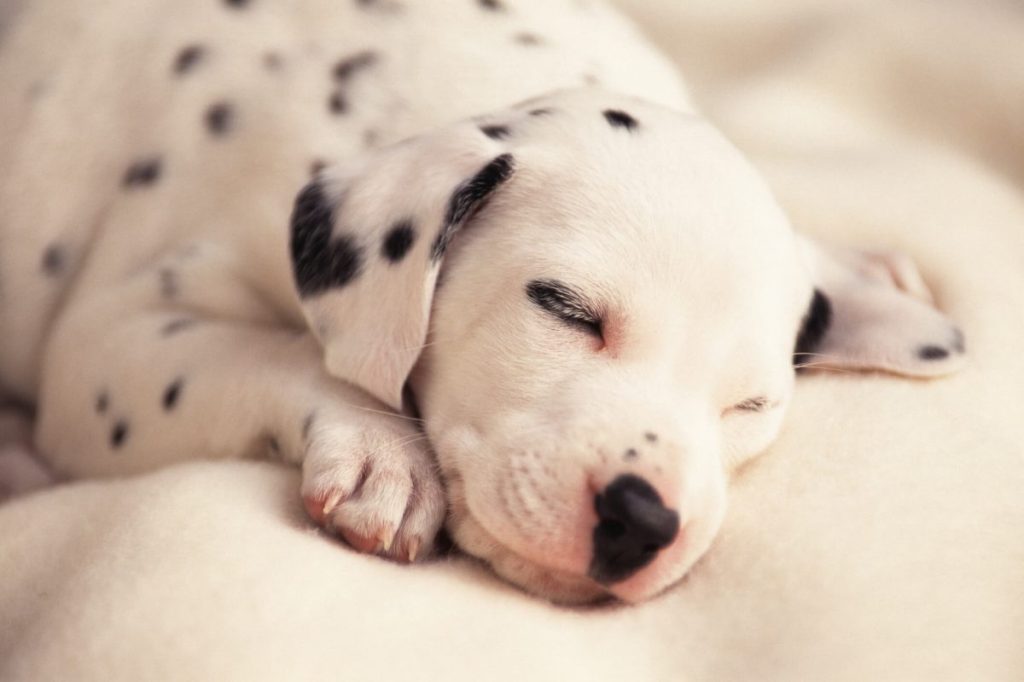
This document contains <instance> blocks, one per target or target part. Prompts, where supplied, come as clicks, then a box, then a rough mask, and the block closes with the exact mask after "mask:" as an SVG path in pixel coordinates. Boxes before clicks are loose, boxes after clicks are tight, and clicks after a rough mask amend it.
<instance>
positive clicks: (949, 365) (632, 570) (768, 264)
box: [292, 90, 962, 601]
mask: <svg viewBox="0 0 1024 682" xmlns="http://www.w3.org/2000/svg"><path fill="white" fill-rule="evenodd" d="M292 256H293V261H294V266H295V273H296V282H297V285H298V289H299V293H300V295H301V297H302V301H303V305H304V309H305V313H306V316H307V319H308V321H309V323H310V327H311V328H312V329H313V331H314V332H315V333H316V334H317V336H318V338H319V339H320V341H321V343H322V344H323V346H324V349H325V358H326V364H327V367H328V370H329V371H330V372H332V373H333V374H334V375H336V376H338V377H340V378H343V379H346V380H348V381H351V382H353V383H355V384H358V385H360V386H362V387H363V388H365V389H366V390H367V391H369V392H370V393H372V394H374V395H375V396H377V397H378V398H379V399H380V400H382V401H383V402H385V403H387V404H389V405H391V406H392V407H395V408H400V407H401V394H402V388H403V385H404V384H405V383H406V381H407V380H408V381H409V383H410V385H411V387H412V389H413V393H414V394H415V396H416V398H417V402H418V404H419V407H420V409H421V412H422V415H423V417H424V420H425V428H426V431H427V434H428V436H429V437H430V440H431V442H432V444H433V446H434V449H435V450H436V452H437V456H438V461H439V464H440V466H441V470H442V473H443V475H444V478H445V481H446V484H447V486H448V491H449V499H450V507H451V508H450V518H449V521H448V527H449V530H450V531H451V533H452V535H453V537H454V538H455V540H456V541H457V542H458V543H459V544H460V545H461V546H462V547H463V548H464V549H465V550H466V551H468V552H470V553H471V554H474V555H476V556H479V557H481V558H483V559H485V560H487V561H488V562H490V563H491V564H492V565H493V566H494V568H495V569H496V570H497V571H498V572H499V573H500V574H501V575H503V576H504V577H506V578H507V579H509V580H511V581H513V582H516V583H518V584H520V585H522V586H524V587H526V588H527V589H530V590H532V591H534V592H537V593H539V594H542V595H544V596H547V597H549V598H551V599H554V600H558V601H585V600H591V599H595V598H599V597H601V596H603V595H607V594H611V595H614V596H616V597H619V598H621V599H624V600H628V601H637V600H640V599H644V598H646V597H649V596H651V595H653V594H656V593H657V592H659V591H660V590H662V589H664V588H665V587H666V586H667V585H669V584H671V583H672V582H674V581H676V580H678V579H679V578H680V577H681V576H682V575H683V574H685V572H686V571H687V570H688V569H689V568H690V567H691V566H692V565H693V564H694V562H696V560H697V559H698V558H700V556H701V555H702V554H703V553H704V552H705V551H706V550H707V549H708V547H709V546H710V544H711V541H712V539H713V538H714V536H715V533H716V532H717V530H718V527H719V525H720V524H721V521H722V517H723V515H724V511H725V500H726V480H727V476H728V472H729V471H730V470H731V469H733V468H734V467H735V466H736V465H738V464H739V463H741V462H742V461H744V460H745V459H747V458H749V457H750V456H752V455H754V454H756V453H757V452H759V451H761V450H763V449H764V448H765V447H766V446H767V445H768V444H769V443H770V442H771V441H772V440H773V438H774V437H775V436H776V434H777V432H778V429H779V427H780V424H781V420H782V417H783V414H784V413H785V408H786V405H787V403H788V401H789V398H790V395H791V393H792V388H793V381H794V347H795V346H797V345H799V346H800V352H802V353H808V352H813V348H814V347H817V348H818V349H819V352H820V354H821V355H820V356H807V357H816V358H818V362H819V363H820V364H825V363H826V362H827V363H828V364H833V365H843V366H853V367H859V368H882V369H887V370H891V371H895V372H900V373H905V374H915V375H916V374H920V375H931V374H940V373H944V372H948V371H952V370H953V369H955V368H956V367H957V366H958V365H959V363H960V362H961V361H962V360H961V353H960V351H961V350H962V346H961V345H959V344H958V339H957V335H956V332H955V330H954V329H953V327H952V325H950V324H949V323H948V321H946V320H945V319H944V318H943V317H942V316H941V315H939V314H938V313H936V312H935V311H934V310H933V309H931V308H930V307H928V306H927V305H926V304H925V303H923V302H920V301H918V300H915V299H914V298H913V297H911V296H909V295H907V294H906V293H905V292H901V291H900V290H899V289H898V288H897V287H894V286H892V284H891V283H892V282H893V281H896V282H897V283H903V284H905V283H906V281H910V282H911V284H912V285H913V284H916V283H917V280H915V279H913V272H912V268H909V266H906V264H903V266H904V267H902V268H901V267H898V266H899V265H900V264H899V263H897V264H896V265H892V267H889V265H891V264H892V263H893V262H895V261H892V262H890V261H885V260H884V259H882V260H879V259H874V260H872V259H868V258H862V259H854V258H852V257H850V256H848V255H846V254H839V255H838V256H837V255H829V254H826V253H825V252H824V251H822V250H821V249H819V248H818V247H816V246H815V245H813V244H811V243H810V242H807V241H805V240H801V239H799V238H797V237H796V236H795V235H794V234H793V233H792V231H791V230H790V228H789V226H788V224H787V221H786V220H785V218H784V216H783V215H782V213H781V211H780V210H779V208H778V207H777V205H776V203H775V202H774V200H773V199H772V197H771V195H770V194H769V192H768V191H767V190H766V188H765V186H764V185H763V183H762V182H761V180H760V179H759V178H758V177H757V175H756V174H755V173H754V172H753V171H752V169H751V168H750V167H749V166H748V165H747V164H746V163H745V162H744V160H743V159H742V158H741V157H740V155H739V154H738V153H737V152H736V151H735V150H734V149H733V148H732V147H731V146H730V145H729V144H728V143H727V142H725V141H724V140H723V139H722V138H721V137H720V136H719V135H718V134H717V133H716V132H715V131H714V130H713V129H712V128H710V127H709V126H708V125H707V124H706V123H704V122H703V121H701V120H700V119H698V118H695V117H693V116H691V115H683V114H679V113H675V112H672V111H667V110H664V109H660V108H657V107H654V106H651V105H648V104H643V103H640V102H637V101H635V100H626V99H623V98H619V97H616V96H614V95H610V94H607V93H601V92H595V91H592V90H591V91H571V92H563V93H558V94H556V95H552V96H551V97H547V98H544V99H543V100H534V101H531V102H528V103H525V104H523V105H520V106H519V107H516V108H513V109H511V110H508V111H504V112H500V113H496V114H494V115H491V116H488V117H486V119H481V120H477V121H471V122H464V123H460V124H457V125H454V126H451V127H449V128H445V129H442V130H439V131H436V132H432V133H429V134H427V135H424V136H422V137H420V138H416V139H413V140H410V141H407V142H405V143H401V144H399V145H396V146H393V147H390V148H387V149H385V150H382V151H381V152H379V153H377V154H376V155H374V156H373V157H370V158H367V159H363V160H360V161H356V162H352V163H350V164H348V165H346V166H345V167H343V168H338V169H332V170H331V171H330V172H329V173H327V174H324V175H323V176H321V177H320V178H318V179H317V180H315V181H314V182H313V183H311V184H310V185H309V186H308V187H307V188H306V189H305V190H303V192H302V194H300V196H299V199H298V201H297V203H296V209H295V213H294V216H293V231H292ZM844 259H845V260H844ZM879 264H880V265H879ZM903 288H905V289H907V288H910V289H912V288H913V286H910V287H908V286H904V287H903ZM925 348H928V349H931V350H922V349H925ZM937 348H938V349H941V351H939V350H935V349H937ZM800 357H803V356H800Z"/></svg>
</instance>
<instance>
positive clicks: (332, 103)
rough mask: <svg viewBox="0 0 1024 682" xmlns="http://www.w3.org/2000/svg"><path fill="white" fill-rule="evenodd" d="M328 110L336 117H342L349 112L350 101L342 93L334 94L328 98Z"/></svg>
mask: <svg viewBox="0 0 1024 682" xmlns="http://www.w3.org/2000/svg"><path fill="white" fill-rule="evenodd" d="M327 110H328V111H330V112H331V113H332V114H334V115H335V116H341V115H342V114H344V113H345V112H346V111H348V100H347V99H345V95H344V94H343V93H341V92H332V93H331V96H330V97H328V98H327Z"/></svg>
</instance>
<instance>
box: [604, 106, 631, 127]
mask: <svg viewBox="0 0 1024 682" xmlns="http://www.w3.org/2000/svg"><path fill="white" fill-rule="evenodd" d="M604 117H605V118H606V119H607V120H608V123H610V124H612V126H614V127H617V128H625V129H626V130H628V131H630V132H632V131H634V130H636V129H637V127H638V126H639V124H638V123H637V122H636V119H635V118H633V117H632V116H630V115H629V114H627V113H626V112H625V111H619V110H618V109H605V110H604Z"/></svg>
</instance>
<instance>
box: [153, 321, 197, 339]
mask: <svg viewBox="0 0 1024 682" xmlns="http://www.w3.org/2000/svg"><path fill="white" fill-rule="evenodd" d="M195 324H196V320H194V319H193V318H191V317H179V318H178V319H176V320H171V321H170V322H168V323H167V324H165V325H164V326H163V327H162V328H161V329H160V335H161V336H174V335H175V334H177V333H178V332H181V331H184V330H186V329H188V328H189V327H193V326H195Z"/></svg>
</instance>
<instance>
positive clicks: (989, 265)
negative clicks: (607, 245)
mask: <svg viewBox="0 0 1024 682" xmlns="http://www.w3.org/2000/svg"><path fill="white" fill-rule="evenodd" d="M624 4H625V6H627V7H628V8H629V9H630V10H632V11H633V12H635V14H636V15H637V17H638V18H639V19H640V20H641V23H642V25H644V26H645V27H646V28H647V30H648V31H649V32H650V33H651V35H652V36H653V37H654V38H655V39H657V40H658V41H659V42H661V44H662V46H663V47H664V48H665V49H666V50H668V51H669V52H670V53H671V54H672V55H673V56H675V57H676V58H677V60H678V61H679V63H680V65H681V68H683V69H684V71H685V72H686V73H687V75H688V77H689V78H690V80H691V82H692V83H693V84H694V86H695V92H696V95H697V99H698V102H699V104H700V105H701V106H702V107H703V109H704V110H705V112H707V113H708V114H709V115H710V116H711V118H712V119H713V120H715V122H716V123H718V124H719V125H720V126H721V127H722V128H723V129H724V130H725V132H726V133H727V134H728V135H730V136H731V137H732V138H733V139H734V140H735V141H736V142H737V143H738V144H739V145H740V147H741V148H742V149H744V151H746V152H747V153H748V154H750V155H751V156H752V158H753V159H754V161H755V162H756V163H757V164H758V165H759V166H760V168H761V169H762V170H763V171H764V172H765V174H766V176H767V177H768V179H769V182H770V183H771V185H772V187H773V188H774V189H775V191H776V192H777V193H778V195H779V197H780V199H781V200H782V202H783V204H784V205H785V207H786V208H787V210H788V211H789V213H790V215H791V217H792V219H793V221H794V222H795V224H796V226H797V228H798V229H800V230H802V231H804V232H805V233H808V234H811V235H813V236H816V237H823V238H826V239H828V240H831V241H833V242H838V243H845V244H852V245H858V246H864V247H870V248H877V247H885V248H899V249H903V250H905V251H907V252H908V253H909V254H910V255H911V256H913V257H914V258H915V259H916V260H917V262H918V264H919V265H920V266H921V269H922V271H923V273H924V276H925V279H926V280H927V283H928V284H929V285H930V287H931V288H932V291H933V292H934V293H935V295H936V299H937V303H938V305H939V306H940V307H941V308H942V309H943V310H944V311H945V312H947V313H948V314H949V315H950V316H951V317H952V318H953V319H954V320H956V321H957V322H958V323H959V324H960V325H961V326H962V328H963V330H964V332H965V335H966V339H967V349H968V353H969V356H970V366H969V367H968V368H967V369H966V370H964V371H963V372H962V373H961V374H959V375H956V376H954V377H952V378H949V379H939V380H935V381H911V380H906V379H899V378H893V377H888V376H884V375H868V376H862V375H857V374H852V373H825V374H818V375H807V376H805V377H803V378H801V379H800V381H799V382H798V391H797V396H796V399H795V402H794V404H793V407H792V409H791V411H790V413H789V415H788V417H787V422H786V427H785V429H784V432H783V435H782V438H781V439H780V440H779V441H778V442H777V443H776V444H775V445H774V446H773V447H772V448H771V449H770V450H769V451H768V452H766V453H765V454H764V455H763V456H761V457H760V458H758V459H757V460H755V461H754V462H752V463H751V464H750V465H749V466H747V467H745V469H744V470H742V471H741V472H740V475H739V476H738V477H737V478H736V480H735V481H733V484H732V488H731V497H730V500H731V501H730V510H729V513H728V516H727V518H726V521H725V525H724V527H723V530H722V533H721V535H720V536H719V538H718V540H717V541H716V543H715V545H714V546H713V548H712V550H711V551H710V552H709V554H708V555H707V556H706V557H705V558H704V559H703V560H702V561H701V562H700V563H699V564H698V565H697V566H696V567H695V568H694V570H693V571H692V572H691V574H690V575H689V576H688V578H686V579H685V580H684V581H683V582H682V583H681V584H679V585H677V586H676V587H674V588H672V589H671V590H669V592H667V593H666V594H665V595H663V596H662V597H660V598H657V599H655V600H653V601H651V602H649V603H647V604H644V605H641V606H636V607H616V606H610V607H609V606H605V607H596V608H590V609H585V610H571V609H566V608H558V607H551V606H548V605H546V604H545V603H543V602H541V601H539V600H537V599H535V598H532V597H528V596H526V595H523V594H521V593H520V592H518V591H517V590H515V589H514V588H511V587H508V586H506V585H504V584H502V583H500V582H499V581H497V580H496V579H495V578H494V577H493V576H492V575H491V574H490V573H489V572H488V571H486V570H485V569H483V568H481V567H480V566H478V565H476V564H474V563H472V562H470V561H468V560H464V559H461V558H457V557H456V558H453V559H450V560H441V561H438V562H436V563H434V564H429V565H423V566H415V567H402V566H397V565H393V564H389V563H386V562H383V561H381V560H377V559H372V558H367V557H363V556H358V555H356V554H354V553H352V552H351V551H348V550H346V549H345V548H344V547H343V546H341V545H340V544H339V543H336V542H333V541H330V540H328V539H327V538H325V537H324V536H322V535H320V534H319V533H318V532H315V531H312V530H310V529H309V525H308V524H307V522H306V521H305V520H304V517H303V514H302V511H301V509H300V507H299V502H298V499H297V495H296V493H295V491H296V489H297V474H296V473H294V472H291V471H288V470H284V469H281V468H278V467H275V466H272V465H269V464H256V463H223V464H191V465H185V466H180V467H177V468H173V469H168V470H165V471H162V472H159V473H156V474H152V475H148V476H144V477H139V478H134V479H124V480H119V481H107V482H96V481H89V482H82V483H77V484H73V485H65V486H61V487H58V488H55V489H52V490H50V491H45V492H40V493H36V494H33V495H30V496H26V497H23V498H21V499H16V500H14V501H13V502H8V503H6V504H5V505H4V506H3V507H0V577H2V580H0V679H4V680H7V679H32V680H36V679H104V680H109V679H139V678H145V679H222V678H227V679H282V678H283V679H367V678H378V677H383V678H397V679H438V678H442V677H443V678H445V679H461V678H465V679H510V680H512V679H514V680H522V679H559V680H572V679H586V680H599V679H636V680H648V679H665V680H749V679H787V680H789V679H791V680H819V679H829V680H847V679H848V680H864V679H899V680H918V679H920V680H935V679H950V680H954V679H955V680H965V679H981V680H993V679H994V680H1003V679H1005V680H1012V679H1020V678H1021V677H1024V647H1022V646H1021V642H1022V641H1024V533H1022V532H1021V528H1022V527H1024V494H1022V491H1024V417H1022V413H1024V410H1022V408H1021V404H1020V403H1021V398H1022V397H1024V396H1022V393H1024V362H1022V361H1021V359H1020V357H1019V354H1020V349H1021V348H1024V313H1022V311H1024V202H1022V200H1021V195H1020V183H1021V182H1024V164H1022V162H1021V159H1024V129H1022V128H1021V126H1020V123H1019V121H1020V120H1024V87H1022V86H1024V47H1022V46H1024V40H1022V38H1024V17H1022V15H1021V14H1020V13H1019V10H1015V9H1014V5H1013V4H1012V3H1008V2H1007V3H1001V2H997V1H996V0H991V1H990V2H987V3H983V2H968V0H962V1H961V2H948V3H935V2H929V1H928V0H908V2H904V3H900V4H898V5H896V4H894V3H886V2H882V1H881V0H874V1H871V2H856V3H855V2H853V1H852V0H849V1H846V0H835V1H833V2H829V3H821V2H814V1H812V0H779V1H777V2H772V3H758V2H753V1H752V0H751V1H750V2H733V3H721V2H717V1H716V0H694V1H693V2H687V3H677V2H672V1H671V0H664V1H663V2H655V0H630V1H628V2H625V3H624ZM0 35H2V34H0Z"/></svg>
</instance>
